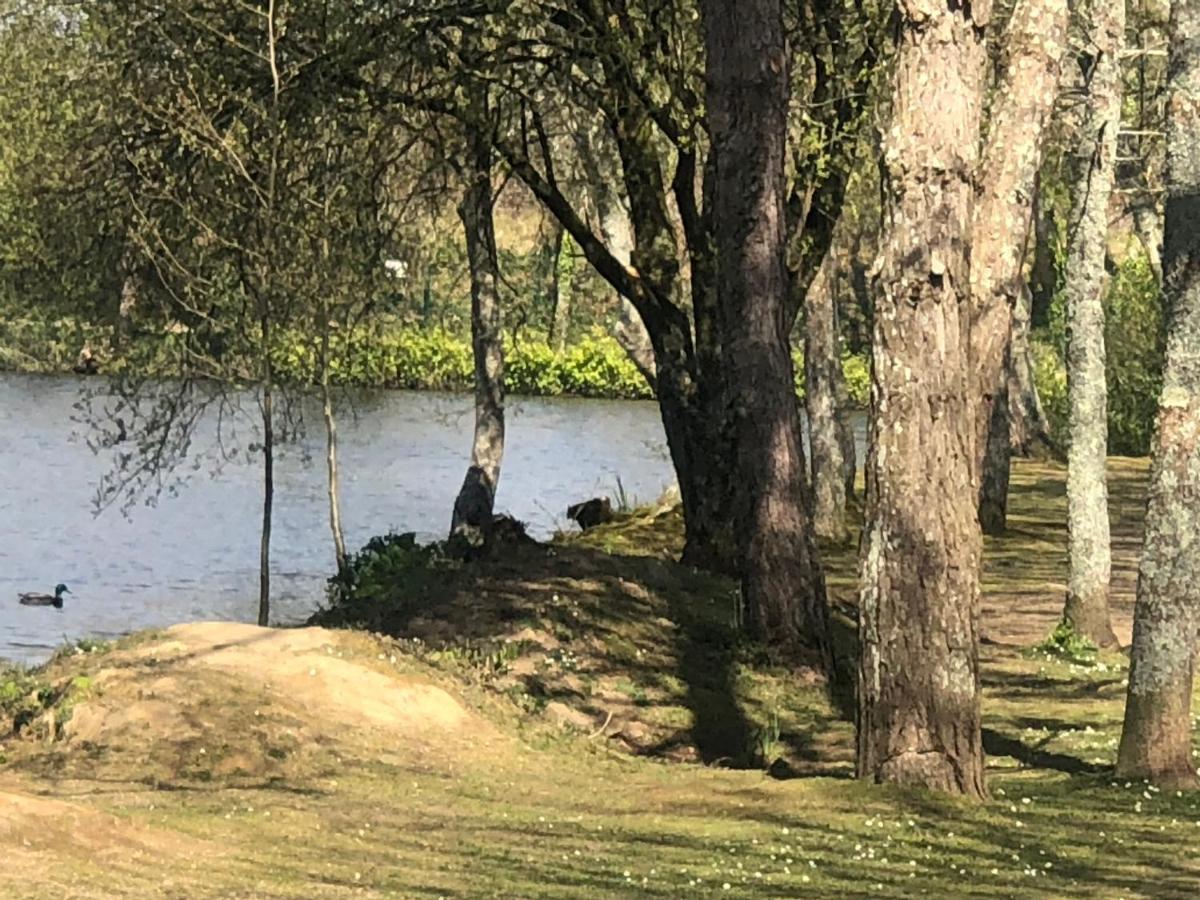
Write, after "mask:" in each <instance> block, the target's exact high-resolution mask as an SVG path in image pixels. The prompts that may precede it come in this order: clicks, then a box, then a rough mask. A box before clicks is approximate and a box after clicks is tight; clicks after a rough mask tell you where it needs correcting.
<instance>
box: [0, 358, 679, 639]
mask: <svg viewBox="0 0 1200 900" xmlns="http://www.w3.org/2000/svg"><path fill="white" fill-rule="evenodd" d="M102 386H103V382H101V381H100V380H98V379H78V378H71V377H40V376H20V375H7V374H0V523H2V524H0V528H2V533H3V539H2V540H0V657H6V658H8V659H15V660H20V661H23V662H30V663H32V662H38V661H41V660H44V659H45V658H47V657H48V656H49V655H50V653H51V652H52V651H53V650H54V648H55V647H57V646H59V645H61V644H62V643H63V642H64V641H65V640H69V639H77V638H80V637H84V636H102V637H113V636H118V635H122V634H126V633H129V632H131V631H137V630H139V629H143V628H158V627H164V626H167V625H170V624H172V623H175V622H183V621H191V620H198V619H231V620H239V621H253V619H254V618H255V616H256V615H257V595H258V594H257V592H258V528H259V521H260V516H261V512H260V503H261V493H260V492H261V486H260V485H261V482H260V478H261V472H260V468H259V465H258V464H257V460H258V457H254V463H253V464H248V463H234V464H227V465H225V466H223V467H221V468H220V470H219V471H217V472H215V473H214V472H212V471H211V466H210V464H209V460H208V459H207V457H205V451H206V449H210V447H211V445H212V443H213V438H212V435H213V433H214V431H215V429H214V428H212V427H211V426H212V425H213V424H214V421H215V419H214V418H210V421H209V422H208V423H207V426H208V427H203V428H201V429H200V431H199V433H198V440H197V442H196V447H195V452H194V455H195V456H198V457H200V458H201V459H202V460H203V465H202V466H201V468H200V470H199V471H197V472H195V473H193V474H192V477H191V478H190V480H189V481H188V482H187V483H186V484H185V485H184V486H182V487H181V489H180V490H179V492H178V493H177V495H174V496H170V495H166V496H163V497H162V499H161V500H160V501H159V502H158V504H157V505H156V506H154V507H145V506H137V507H134V508H132V509H130V510H129V513H128V516H127V517H126V516H123V515H122V513H121V512H120V510H118V509H109V510H108V511H106V512H104V513H102V514H101V515H99V516H98V517H97V516H96V515H95V514H94V512H95V511H94V506H93V498H94V497H95V494H96V487H97V484H98V482H99V479H100V478H101V477H102V476H103V475H104V474H105V472H106V471H108V470H109V467H110V461H111V460H110V458H109V457H108V456H106V455H99V456H98V455H95V454H93V453H92V451H91V450H90V449H89V448H88V446H87V443H86V437H87V434H88V430H87V428H86V427H85V426H83V425H80V424H79V423H77V422H74V421H72V419H73V415H74V410H73V407H74V405H75V403H76V402H77V400H79V398H80V396H81V391H86V390H91V391H95V390H98V389H100V388H101V387H102ZM245 405H246V406H247V408H248V409H249V410H250V411H251V412H253V411H254V407H253V400H249V402H248V403H246V404H245ZM350 406H352V409H351V408H348V409H345V410H342V411H341V413H340V418H339V439H340V441H339V442H340V450H341V473H342V503H343V507H342V511H343V519H344V525H345V530H346V539H347V543H348V545H349V547H350V548H351V549H353V548H357V547H359V546H361V545H362V544H363V543H365V542H366V541H367V539H369V538H370V537H371V536H372V535H375V534H381V533H383V532H386V531H389V530H395V531H416V532H418V533H419V534H420V535H421V536H422V537H423V538H426V539H432V538H435V537H441V536H444V534H445V531H446V529H447V528H448V527H449V519H450V510H451V507H452V505H453V502H454V497H455V495H456V493H457V491H458V488H459V485H460V484H461V482H462V478H463V474H464V471H465V466H466V460H467V456H468V453H469V449H470V432H471V425H472V415H471V401H470V398H467V397H461V396H450V395H441V394H427V393H422V394H418V393H408V392H371V393H364V394H360V395H357V396H356V397H354V398H353V402H352V404H350ZM303 412H304V418H305V420H306V422H307V436H306V437H304V438H302V439H301V440H300V441H299V442H298V443H297V444H295V445H292V446H289V447H287V448H286V449H284V450H283V452H282V457H281V459H280V460H279V462H278V463H277V466H276V495H275V522H274V537H273V543H272V594H273V597H272V602H273V608H272V618H273V620H275V621H277V622H280V623H291V622H297V621H300V620H302V619H304V618H305V617H306V616H308V615H309V614H310V613H311V612H313V610H314V609H315V608H316V607H317V605H318V603H319V602H320V601H321V599H322V597H323V591H324V582H325V579H326V578H327V577H328V575H329V573H330V572H331V570H332V569H333V567H334V560H333V549H332V541H331V539H330V536H329V528H328V519H327V516H328V507H327V503H326V493H325V490H326V488H325V467H324V431H323V428H322V425H321V419H320V414H319V407H317V406H315V405H313V404H307V405H305V406H304V407H303ZM252 430H253V425H252V420H251V419H247V420H246V421H245V422H244V423H243V425H242V428H241V435H240V437H239V438H238V440H241V442H242V444H243V445H244V444H245V443H246V442H248V441H249V440H250V439H252V437H253V435H252V434H251V432H252ZM306 457H307V458H306ZM618 477H619V478H620V479H621V482H622V484H623V485H624V488H625V490H626V492H627V493H628V494H629V495H630V496H631V497H632V498H635V499H638V500H643V501H649V500H653V499H654V498H656V497H657V496H659V495H660V494H661V493H662V491H663V490H664V489H665V488H667V487H669V486H670V485H671V484H672V483H673V481H674V477H673V474H672V471H671V466H670V462H669V460H668V458H667V454H666V447H665V442H664V439H663V433H662V425H661V423H660V421H659V418H658V410H657V407H656V406H655V405H654V404H652V403H625V402H601V401H586V400H570V399H528V400H515V401H513V402H512V404H511V409H510V414H509V420H508V448H507V453H506V456H505V461H504V470H503V473H502V477H501V480H500V489H499V493H498V495H497V508H498V509H499V510H501V511H505V512H509V513H511V514H513V515H514V516H516V517H517V518H518V519H521V520H522V521H525V522H527V523H528V524H529V525H530V531H531V532H532V533H533V534H534V535H535V536H539V537H544V536H546V535H548V534H550V533H551V532H552V531H553V530H554V529H555V528H556V527H566V525H567V523H566V520H565V510H566V507H567V506H568V505H569V504H571V503H574V502H576V501H578V500H582V499H587V498H589V497H592V496H597V495H601V494H604V495H612V494H614V493H615V492H616V486H617V478H618ZM58 582H65V583H66V584H67V585H68V586H69V587H70V589H71V592H72V593H71V594H68V595H67V597H66V603H65V605H64V608H63V609H61V610H56V609H54V608H53V607H50V608H31V607H22V606H18V605H17V602H16V595H17V593H18V592H21V591H45V592H50V591H52V590H53V588H54V585H55V584H56V583H58Z"/></svg>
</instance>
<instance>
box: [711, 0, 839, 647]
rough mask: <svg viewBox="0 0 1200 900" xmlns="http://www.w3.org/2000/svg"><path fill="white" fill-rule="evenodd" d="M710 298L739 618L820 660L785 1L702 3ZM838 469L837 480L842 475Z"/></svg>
mask: <svg viewBox="0 0 1200 900" xmlns="http://www.w3.org/2000/svg"><path fill="white" fill-rule="evenodd" d="M703 14H704V35H705V47H706V50H707V54H708V55H707V78H706V96H707V111H708V116H709V128H710V133H711V136H712V149H711V154H712V166H713V176H712V177H713V182H712V183H713V195H712V196H713V207H712V209H713V223H714V237H715V242H714V243H715V247H716V275H717V279H716V299H717V303H718V304H719V308H720V319H721V325H722V328H723V331H724V339H725V343H724V351H725V362H726V366H727V367H728V370H727V378H728V384H729V391H730V396H731V400H732V409H733V418H732V426H733V428H732V433H733V436H734V446H735V448H736V456H735V459H736V463H735V467H736V478H737V481H738V482H739V483H740V485H741V492H740V493H741V502H740V503H739V504H738V509H737V514H738V515H737V519H738V526H739V527H738V533H739V538H740V542H741V548H740V549H741V552H740V554H739V556H740V558H741V561H742V594H743V602H744V604H745V609H746V621H747V623H748V625H749V627H750V630H751V631H752V632H753V633H754V634H755V635H756V636H758V637H760V638H763V639H766V640H768V641H770V642H772V643H774V644H776V645H798V644H807V645H809V646H810V647H815V648H816V649H817V650H819V651H820V652H821V653H822V654H823V657H824V660H825V663H826V668H827V669H831V666H830V665H829V663H830V660H831V656H830V642H829V634H828V629H829V622H828V612H827V609H826V602H825V601H826V598H825V585H824V578H823V575H822V573H821V569H820V566H819V565H818V563H817V560H816V553H815V549H814V545H813V535H812V529H811V524H810V522H809V518H808V503H807V498H806V497H805V483H806V482H805V464H804V449H803V445H802V441H801V432H800V413H799V408H798V404H797V402H796V394H795V389H794V373H793V370H792V359H791V353H790V349H789V341H788V337H789V332H790V330H791V328H790V326H791V318H790V317H789V316H788V299H789V298H788V288H789V276H788V271H787V266H786V262H785V251H786V248H787V222H786V213H785V208H784V201H785V194H786V189H787V184H786V178H785V159H786V154H787V112H788V88H789V85H788V75H789V66H788V57H787V46H786V41H785V39H784V28H783V7H782V3H781V0H742V2H740V3H738V4H736V6H735V5H734V4H730V3H727V2H725V0H706V2H705V3H704V4H703ZM840 477H841V473H840V471H839V472H837V474H836V476H835V480H838V479H840Z"/></svg>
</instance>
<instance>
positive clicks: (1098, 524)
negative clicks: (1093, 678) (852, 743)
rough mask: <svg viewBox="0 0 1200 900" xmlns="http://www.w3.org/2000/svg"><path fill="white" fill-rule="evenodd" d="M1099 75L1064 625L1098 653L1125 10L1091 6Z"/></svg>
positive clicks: (1088, 186) (1104, 615)
mask: <svg viewBox="0 0 1200 900" xmlns="http://www.w3.org/2000/svg"><path fill="white" fill-rule="evenodd" d="M1085 7H1086V8H1085V16H1086V21H1087V22H1088V38H1089V46H1090V47H1091V48H1093V49H1092V50H1091V54H1092V55H1090V56H1089V57H1088V61H1089V62H1090V68H1089V69H1088V70H1086V71H1085V72H1084V79H1085V82H1086V91H1087V103H1086V108H1085V113H1084V121H1083V124H1082V126H1081V128H1080V141H1079V148H1078V154H1079V159H1078V170H1077V171H1078V183H1077V184H1076V185H1075V206H1074V211H1073V214H1072V228H1071V233H1070V238H1069V241H1068V248H1067V290H1066V293H1067V315H1068V322H1069V326H1070V335H1069V346H1068V352H1067V378H1068V384H1069V394H1070V404H1071V412H1070V428H1071V447H1070V450H1069V451H1068V456H1067V464H1068V473H1067V523H1068V528H1069V533H1070V539H1069V551H1070V576H1069V579H1068V587H1067V601H1066V606H1065V608H1064V610H1063V618H1064V619H1065V621H1066V622H1067V623H1068V624H1069V625H1070V626H1071V628H1072V629H1073V630H1074V631H1075V632H1076V633H1077V634H1079V635H1081V636H1083V637H1086V638H1088V639H1089V640H1092V641H1094V642H1095V643H1096V644H1098V645H1099V646H1111V645H1113V644H1115V643H1116V640H1117V639H1116V635H1114V634H1113V630H1112V624H1111V620H1110V617H1109V610H1108V588H1109V579H1110V576H1111V570H1112V551H1111V548H1110V545H1109V541H1110V535H1109V521H1108V485H1107V480H1106V473H1105V461H1106V459H1107V456H1108V401H1107V398H1108V389H1107V386H1106V383H1105V351H1104V290H1105V287H1106V283H1107V276H1106V273H1105V269H1104V257H1105V248H1106V246H1107V235H1108V204H1109V198H1110V197H1111V195H1112V188H1113V177H1114V170H1115V166H1116V154H1117V132H1118V130H1119V129H1120V126H1121V95H1122V84H1121V61H1120V53H1121V48H1122V47H1123V46H1124V43H1125V41H1124V34H1125V4H1124V2H1117V3H1114V2H1112V0H1091V2H1090V3H1087V4H1085Z"/></svg>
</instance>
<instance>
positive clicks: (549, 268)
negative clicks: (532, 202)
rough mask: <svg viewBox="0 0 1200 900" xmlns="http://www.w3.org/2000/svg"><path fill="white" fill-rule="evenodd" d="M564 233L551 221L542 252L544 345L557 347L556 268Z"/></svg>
mask: <svg viewBox="0 0 1200 900" xmlns="http://www.w3.org/2000/svg"><path fill="white" fill-rule="evenodd" d="M564 236H565V232H564V231H563V227H562V225H561V224H560V223H559V221H558V220H557V219H551V222H550V238H549V240H547V241H546V245H545V249H544V251H543V252H545V254H546V302H547V304H548V305H549V307H550V315H549V321H548V322H547V323H546V343H547V344H549V345H550V346H551V347H555V348H557V347H558V337H559V327H558V307H559V292H560V290H561V278H560V272H559V268H558V258H559V257H560V256H561V255H562V249H563V237H564Z"/></svg>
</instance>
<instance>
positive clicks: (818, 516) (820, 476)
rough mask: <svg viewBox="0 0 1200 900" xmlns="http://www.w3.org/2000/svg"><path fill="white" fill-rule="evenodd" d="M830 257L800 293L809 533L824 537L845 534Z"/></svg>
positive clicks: (840, 537)
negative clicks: (810, 500) (810, 501)
mask: <svg viewBox="0 0 1200 900" xmlns="http://www.w3.org/2000/svg"><path fill="white" fill-rule="evenodd" d="M833 283H834V276H833V256H832V255H827V256H826V257H825V262H824V263H823V264H822V266H821V271H820V273H818V275H817V277H816V278H815V279H813V281H812V284H810V285H809V287H808V290H807V291H806V292H805V295H804V301H803V302H804V405H805V408H806V410H807V412H808V443H809V448H810V450H811V453H810V464H811V467H812V479H811V482H810V484H811V489H812V495H813V532H814V533H815V534H816V535H817V537H819V538H822V539H824V540H828V541H841V540H843V539H844V538H845V537H846V471H845V469H846V460H845V458H844V456H843V448H844V444H843V441H842V430H843V425H844V421H843V419H842V416H841V410H840V409H839V407H838V395H839V390H838V388H839V386H840V387H841V391H840V393H841V394H842V395H844V394H845V386H844V385H841V381H842V360H841V355H842V354H841V340H840V338H839V335H838V322H837V298H836V296H835V294H834V290H833Z"/></svg>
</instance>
